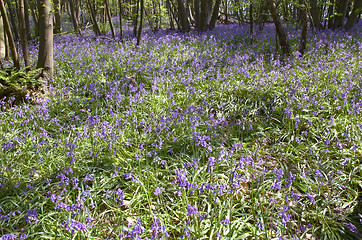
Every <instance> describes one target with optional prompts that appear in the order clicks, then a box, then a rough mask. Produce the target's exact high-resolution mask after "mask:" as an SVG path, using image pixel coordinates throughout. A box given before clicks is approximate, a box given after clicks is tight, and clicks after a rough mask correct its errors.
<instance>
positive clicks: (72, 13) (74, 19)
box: [69, 0, 81, 35]
mask: <svg viewBox="0 0 362 240" xmlns="http://www.w3.org/2000/svg"><path fill="white" fill-rule="evenodd" d="M69 8H70V9H69V10H70V18H71V21H72V23H73V28H74V32H76V34H79V35H80V34H81V32H80V29H79V27H78V20H77V17H76V14H75V7H74V3H73V0H69Z"/></svg>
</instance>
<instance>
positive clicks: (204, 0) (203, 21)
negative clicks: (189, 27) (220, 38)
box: [199, 0, 209, 31]
mask: <svg viewBox="0 0 362 240" xmlns="http://www.w3.org/2000/svg"><path fill="white" fill-rule="evenodd" d="M208 5H209V0H201V14H200V29H199V30H200V31H206V30H207V29H208V27H209V26H208V18H209V16H208V13H209V12H208V8H209V6H208Z"/></svg>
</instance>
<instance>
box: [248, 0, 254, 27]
mask: <svg viewBox="0 0 362 240" xmlns="http://www.w3.org/2000/svg"><path fill="white" fill-rule="evenodd" d="M249 16H250V17H249V18H250V34H253V33H254V17H253V2H252V1H251V2H250V5H249Z"/></svg>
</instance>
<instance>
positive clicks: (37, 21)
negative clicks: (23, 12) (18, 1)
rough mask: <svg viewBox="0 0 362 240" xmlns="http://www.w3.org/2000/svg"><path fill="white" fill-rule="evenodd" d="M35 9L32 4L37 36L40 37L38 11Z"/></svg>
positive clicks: (31, 8)
mask: <svg viewBox="0 0 362 240" xmlns="http://www.w3.org/2000/svg"><path fill="white" fill-rule="evenodd" d="M34 8H35V7H34V4H30V10H31V15H32V17H33V21H34V30H35V36H39V17H38V15H37V11H35V9H34Z"/></svg>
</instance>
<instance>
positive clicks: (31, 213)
mask: <svg viewBox="0 0 362 240" xmlns="http://www.w3.org/2000/svg"><path fill="white" fill-rule="evenodd" d="M24 218H25V222H27V223H32V221H34V223H37V222H38V213H37V212H36V211H35V209H31V210H27V213H26V214H25V216H24Z"/></svg>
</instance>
